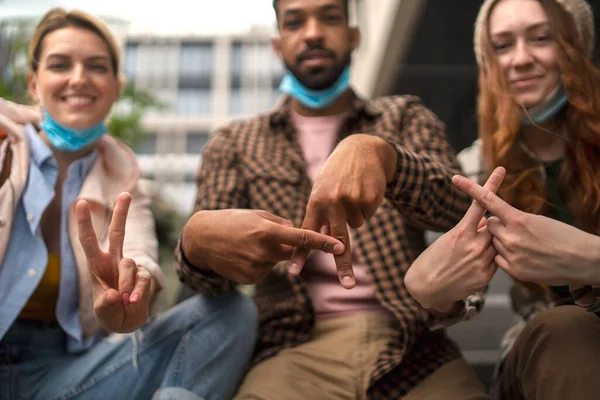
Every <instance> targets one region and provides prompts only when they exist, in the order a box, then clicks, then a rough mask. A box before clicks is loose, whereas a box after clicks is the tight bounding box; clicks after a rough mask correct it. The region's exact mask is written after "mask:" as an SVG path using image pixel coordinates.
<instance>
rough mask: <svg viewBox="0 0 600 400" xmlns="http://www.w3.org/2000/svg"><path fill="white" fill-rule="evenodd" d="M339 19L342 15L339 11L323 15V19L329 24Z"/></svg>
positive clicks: (339, 20)
mask: <svg viewBox="0 0 600 400" xmlns="http://www.w3.org/2000/svg"><path fill="white" fill-rule="evenodd" d="M341 20H342V15H341V14H340V13H329V14H326V15H324V16H323V21H324V22H327V23H330V24H336V23H338V22H341Z"/></svg>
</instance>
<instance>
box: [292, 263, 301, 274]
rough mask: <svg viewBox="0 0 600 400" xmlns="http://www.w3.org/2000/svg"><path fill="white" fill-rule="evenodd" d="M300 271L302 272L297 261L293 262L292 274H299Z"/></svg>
mask: <svg viewBox="0 0 600 400" xmlns="http://www.w3.org/2000/svg"><path fill="white" fill-rule="evenodd" d="M298 272H300V267H299V266H298V264H297V263H292V265H290V274H292V275H298Z"/></svg>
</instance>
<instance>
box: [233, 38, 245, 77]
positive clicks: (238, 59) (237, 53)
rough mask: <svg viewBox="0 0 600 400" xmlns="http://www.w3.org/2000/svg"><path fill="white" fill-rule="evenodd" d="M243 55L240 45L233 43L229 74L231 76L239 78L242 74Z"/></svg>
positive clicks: (239, 43)
mask: <svg viewBox="0 0 600 400" xmlns="http://www.w3.org/2000/svg"><path fill="white" fill-rule="evenodd" d="M242 67H243V55H242V43H241V42H233V43H232V45H231V74H232V76H240V75H241V74H242Z"/></svg>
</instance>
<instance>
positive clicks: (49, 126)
mask: <svg viewBox="0 0 600 400" xmlns="http://www.w3.org/2000/svg"><path fill="white" fill-rule="evenodd" d="M42 110H43V111H44V119H43V120H42V123H41V127H42V130H43V131H44V133H46V137H47V138H48V140H49V141H50V143H52V146H54V147H55V148H56V149H58V150H61V151H70V152H72V151H78V150H81V149H83V148H85V147H87V146H89V145H90V144H92V143H94V142H95V141H96V140H98V139H100V137H101V136H102V135H104V133H106V126H105V125H104V121H100V122H99V123H98V124H96V125H94V126H92V127H91V128H87V129H71V128H67V127H66V126H64V125H61V124H59V123H58V122H57V121H56V120H55V119H54V118H52V116H51V115H50V113H49V112H48V111H47V110H46V109H45V108H44V107H42Z"/></svg>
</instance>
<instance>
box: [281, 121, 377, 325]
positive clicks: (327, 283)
mask: <svg viewBox="0 0 600 400" xmlns="http://www.w3.org/2000/svg"><path fill="white" fill-rule="evenodd" d="M343 118H344V115H343V114H342V115H334V116H326V117H304V116H301V115H299V114H297V113H292V121H293V123H294V125H295V127H296V130H297V132H298V141H299V142H300V146H301V147H302V154H303V156H304V160H305V161H306V164H307V171H306V172H307V174H308V177H309V178H310V179H311V181H313V180H314V179H315V177H316V176H317V174H318V172H319V170H320V169H321V168H322V167H323V164H325V161H326V160H327V158H328V157H329V155H330V154H331V152H332V151H333V149H334V147H335V144H336V139H337V133H338V130H339V128H340V125H341V123H342V121H343ZM349 232H350V245H352V236H353V235H354V232H353V230H351V229H350V228H349ZM353 269H354V277H355V279H356V286H355V287H354V288H353V289H350V290H348V289H344V288H343V287H342V285H341V284H340V282H339V279H338V276H337V270H336V267H335V262H334V259H333V256H332V255H331V254H327V253H324V252H322V251H313V252H311V256H310V258H309V259H308V260H307V262H306V264H305V265H304V268H303V270H302V277H303V278H304V281H305V282H306V288H307V291H308V295H309V296H310V298H311V299H312V302H313V306H314V309H315V313H316V314H317V316H319V317H323V316H328V317H329V316H340V315H342V314H344V315H345V314H351V313H355V312H359V311H361V312H364V311H385V309H384V308H383V307H382V306H381V304H380V303H379V301H378V300H377V298H376V297H375V290H374V287H373V285H372V282H371V279H370V277H369V275H368V273H367V268H366V266H364V265H360V264H356V263H354V262H353Z"/></svg>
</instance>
